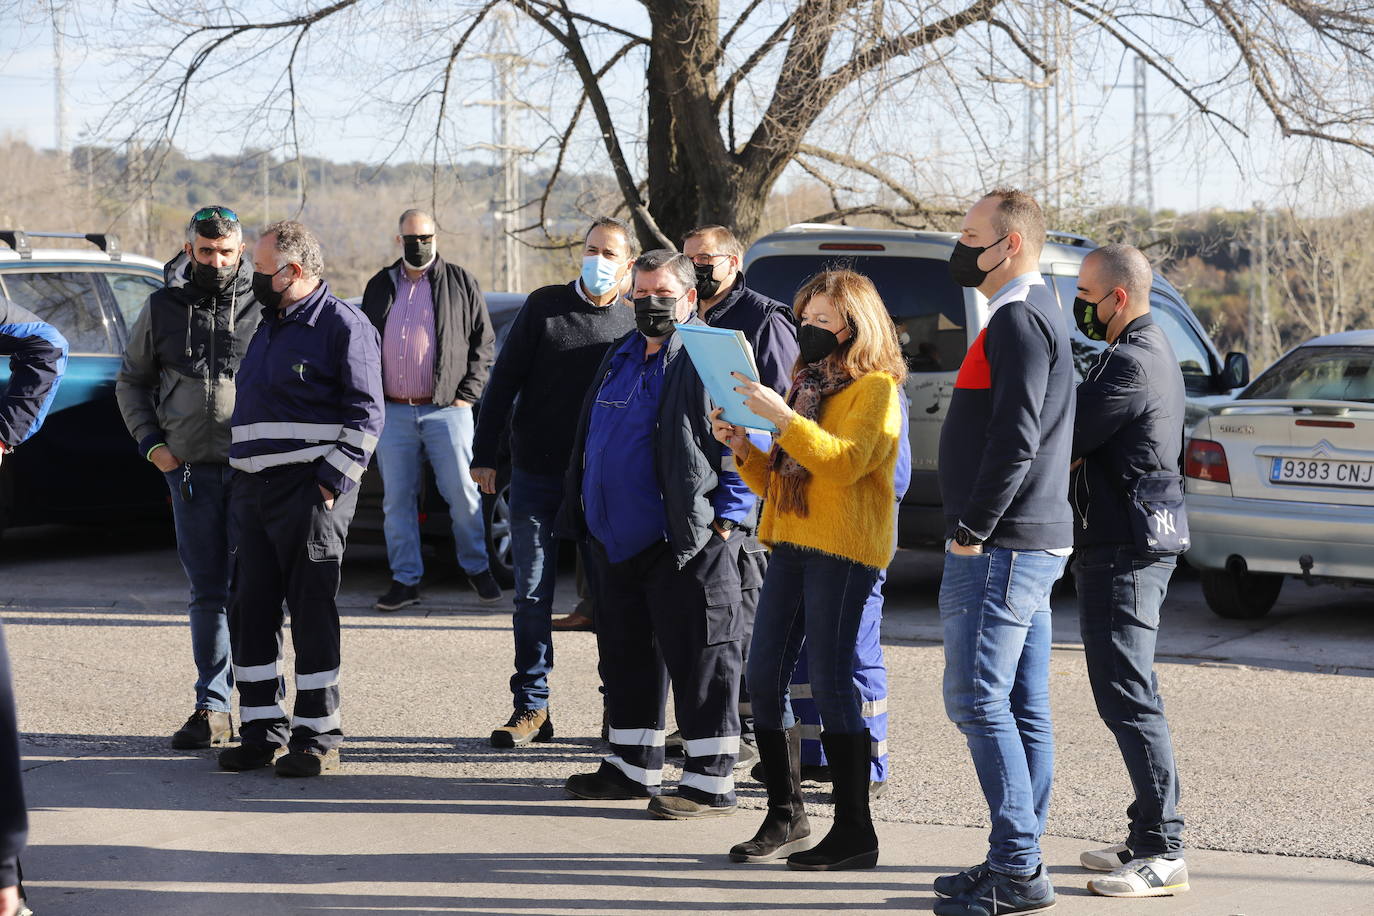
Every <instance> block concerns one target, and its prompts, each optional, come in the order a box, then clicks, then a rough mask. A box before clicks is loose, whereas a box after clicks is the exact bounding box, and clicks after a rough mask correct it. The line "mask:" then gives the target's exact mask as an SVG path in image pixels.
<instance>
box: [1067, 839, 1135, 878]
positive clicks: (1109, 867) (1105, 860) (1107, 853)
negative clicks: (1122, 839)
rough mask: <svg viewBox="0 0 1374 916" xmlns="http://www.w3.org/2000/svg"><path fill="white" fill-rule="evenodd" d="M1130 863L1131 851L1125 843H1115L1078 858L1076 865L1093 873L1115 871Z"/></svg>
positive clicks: (1090, 851) (1082, 854)
mask: <svg viewBox="0 0 1374 916" xmlns="http://www.w3.org/2000/svg"><path fill="white" fill-rule="evenodd" d="M1129 861H1131V851H1130V850H1129V849H1127V848H1126V844H1125V843H1117V844H1116V845H1115V846H1108V847H1107V848H1106V849H1093V850H1089V851H1088V852H1085V853H1081V854H1080V855H1079V856H1078V864H1080V865H1082V866H1083V867H1084V868H1091V869H1092V870H1093V871H1116V870H1117V869H1118V868H1120V867H1121V866H1123V865H1125V864H1126V863H1127V862H1129Z"/></svg>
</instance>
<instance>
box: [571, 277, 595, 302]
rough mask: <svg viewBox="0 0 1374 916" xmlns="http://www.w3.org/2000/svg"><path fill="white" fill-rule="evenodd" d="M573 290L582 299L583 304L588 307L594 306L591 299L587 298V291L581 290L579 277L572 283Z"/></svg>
mask: <svg viewBox="0 0 1374 916" xmlns="http://www.w3.org/2000/svg"><path fill="white" fill-rule="evenodd" d="M573 289H575V290H577V294H578V295H579V296H581V297H582V301H583V302H585V303H587V304H588V305H596V303H595V302H593V301H592V297H591V296H588V295H587V291H586V290H585V289H583V288H582V278H581V277H578V278H577V279H576V280H574V281H573Z"/></svg>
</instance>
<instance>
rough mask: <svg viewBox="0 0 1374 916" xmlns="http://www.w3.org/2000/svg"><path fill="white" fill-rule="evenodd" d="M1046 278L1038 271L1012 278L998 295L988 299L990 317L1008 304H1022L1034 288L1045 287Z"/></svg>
mask: <svg viewBox="0 0 1374 916" xmlns="http://www.w3.org/2000/svg"><path fill="white" fill-rule="evenodd" d="M1044 285H1045V278H1044V277H1042V276H1040V272H1039V271H1037V270H1031V271H1027V272H1026V273H1023V274H1021V275H1020V276H1019V277H1012V278H1011V279H1010V280H1008V281H1007V283H1006V285H1005V286H1003V287H1002V288H1001V289H999V290H998V291H997V294H996V295H995V296H993V297H992V298H990V299H988V317H989V318H991V317H992V313H993V312H995V311H997V310H998V309H999V308H1001V307H1002V306H1004V305H1006V304H1007V303H1008V302H1020V301H1022V300H1024V299H1025V298H1026V295H1027V294H1028V293H1029V292H1030V291H1031V288H1032V287H1035V286H1044Z"/></svg>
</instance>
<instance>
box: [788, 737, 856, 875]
mask: <svg viewBox="0 0 1374 916" xmlns="http://www.w3.org/2000/svg"><path fill="white" fill-rule="evenodd" d="M871 741H872V739H871V738H869V735H868V730H867V729H865V730H864V731H861V732H858V733H857V734H839V733H837V732H821V745H822V746H823V747H824V748H825V756H826V757H827V758H829V760H830V773H831V775H832V776H833V777H834V780H835V791H834V793H833V795H832V797H833V798H834V799H835V825H834V826H833V827H831V828H830V832H829V833H827V834H826V835H825V839H823V840H821V841H820V842H819V843H817V844H816V845H815V847H814V848H812V849H811V850H810V851H809V852H798V853H794V854H793V855H791V856H788V858H787V867H788V868H796V869H802V870H804V871H839V870H841V869H852V868H872V867H873V866H875V865H877V864H878V834H876V833H874V832H873V818H872V816H870V815H869V813H868V754H869V745H870V743H871Z"/></svg>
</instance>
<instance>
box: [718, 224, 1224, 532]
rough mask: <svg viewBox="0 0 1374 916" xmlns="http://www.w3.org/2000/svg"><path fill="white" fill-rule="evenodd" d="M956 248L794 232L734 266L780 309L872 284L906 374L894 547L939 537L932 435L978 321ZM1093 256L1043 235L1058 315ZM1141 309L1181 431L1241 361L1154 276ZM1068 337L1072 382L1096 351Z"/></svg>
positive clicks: (895, 236)
mask: <svg viewBox="0 0 1374 916" xmlns="http://www.w3.org/2000/svg"><path fill="white" fill-rule="evenodd" d="M958 238H959V237H958V235H956V234H955V233H952V232H914V231H909V230H900V229H857V228H851V227H847V226H831V225H825V224H818V223H801V224H798V225H795V226H788V227H787V228H786V229H783V230H781V231H779V232H774V233H772V234H771V235H767V236H764V237H763V238H761V239H759V240H758V241H757V242H755V243H754V244H753V245H751V246H750V247H749V251H748V252H747V253H746V254H745V256H744V267H745V271H746V282H747V284H748V286H749V288H750V289H753V290H756V291H758V292H760V293H763V294H764V295H766V296H772V297H773V298H774V299H779V300H781V301H783V302H788V303H790V302H791V301H792V299H793V297H794V295H795V294H796V291H797V289H798V288H799V287H800V286H801V285H802V283H804V282H805V281H806V280H807V279H808V278H810V277H811V276H813V275H814V274H816V273H817V272H818V271H821V270H824V269H827V268H834V267H846V268H849V269H851V270H856V271H858V272H859V273H861V274H864V275H866V276H867V277H869V278H870V279H872V281H873V284H874V285H875V286H876V287H877V288H878V293H879V295H881V296H882V297H883V302H885V303H886V304H887V310H888V312H889V313H890V314H891V315H892V318H893V320H894V321H895V322H896V323H897V331H898V334H899V336H900V338H901V342H902V350H903V352H904V353H905V354H906V358H907V366H908V368H909V369H910V370H911V375H910V377H909V379H908V381H907V385H906V391H907V395H908V396H909V398H910V400H911V467H912V474H911V487H910V489H908V490H907V494H906V498H905V499H904V500H903V501H902V511H901V520H900V525H899V539H900V543H901V545H902V546H904V547H912V546H918V545H921V544H934V543H938V542H939V541H940V540H941V539H942V538H943V536H944V526H945V523H944V514H943V510H942V508H941V504H940V484H939V477H938V468H937V467H936V460H937V456H938V453H939V447H940V425H941V424H942V423H943V422H944V418H945V411H946V409H947V408H948V407H949V396H950V393H951V392H952V391H953V389H954V378H955V376H956V375H957V374H958V371H959V365H960V363H962V362H963V359H964V354H965V353H966V352H968V348H969V346H970V345H971V344H972V343H973V339H974V338H975V337H977V336H978V332H979V331H980V330H982V328H983V326H984V325H985V324H986V323H987V319H988V303H987V299H986V298H985V297H984V296H983V295H982V294H981V293H979V292H978V291H977V290H974V289H964V288H962V287H959V286H956V285H955V284H954V282H953V281H951V280H950V278H949V267H948V263H949V255H950V252H952V251H953V250H954V243H955V242H956V241H958ZM1095 247H1096V245H1095V243H1094V242H1092V241H1090V240H1088V239H1085V238H1083V237H1081V236H1074V235H1067V234H1064V233H1057V232H1056V233H1050V238H1049V241H1048V243H1047V244H1046V245H1045V251H1044V253H1043V254H1042V256H1041V260H1040V271H1041V273H1043V274H1044V275H1045V279H1046V280H1049V281H1050V283H1051V286H1052V287H1053V289H1054V291H1055V294H1056V295H1057V296H1058V298H1059V304H1060V306H1061V307H1062V308H1064V309H1065V310H1066V313H1067V310H1068V309H1069V308H1070V306H1071V304H1072V303H1073V299H1074V296H1075V295H1076V287H1077V278H1078V265H1079V264H1080V263H1082V261H1083V257H1084V255H1086V254H1087V253H1088V252H1089V251H1091V250H1092V249H1093V248H1095ZM1150 304H1151V306H1152V307H1153V309H1154V317H1155V320H1156V321H1157V322H1158V323H1159V325H1160V326H1161V327H1162V328H1163V329H1164V332H1165V333H1166V334H1167V335H1168V336H1169V341H1170V342H1171V343H1172V344H1173V347H1174V352H1175V353H1177V354H1178V361H1179V365H1180V366H1181V367H1182V369H1183V378H1184V382H1185V385H1186V388H1187V392H1188V419H1187V427H1188V428H1191V427H1192V426H1193V424H1194V423H1195V422H1196V421H1197V420H1198V419H1200V418H1201V417H1202V416H1204V415H1205V414H1206V413H1207V410H1208V408H1209V406H1210V405H1212V404H1214V403H1219V402H1221V401H1225V400H1228V399H1230V398H1231V397H1232V396H1233V394H1234V393H1235V392H1236V391H1237V389H1240V388H1243V387H1244V386H1245V385H1246V384H1247V383H1248V382H1249V374H1250V373H1249V366H1248V363H1247V361H1246V358H1245V355H1244V354H1241V353H1231V354H1228V355H1227V356H1226V358H1225V360H1223V359H1222V358H1221V356H1220V354H1219V353H1218V352H1217V350H1216V347H1214V346H1213V345H1212V342H1211V340H1209V339H1208V337H1207V334H1206V332H1205V331H1204V330H1203V328H1202V325H1201V324H1200V323H1199V322H1198V320H1197V318H1196V317H1195V316H1194V315H1193V313H1192V311H1191V310H1190V309H1189V308H1188V305H1187V303H1185V302H1184V301H1183V297H1182V296H1181V295H1180V294H1179V293H1178V291H1177V290H1175V289H1174V288H1173V287H1172V286H1170V285H1169V283H1168V281H1166V280H1165V279H1164V278H1163V277H1161V276H1159V275H1158V274H1156V275H1155V283H1154V288H1153V290H1152V291H1151V294H1150ZM1069 331H1070V339H1071V342H1072V345H1073V356H1074V364H1075V366H1076V368H1077V369H1078V372H1079V375H1080V376H1081V375H1082V374H1083V372H1085V371H1086V370H1087V368H1088V367H1089V366H1091V365H1092V363H1093V360H1094V359H1095V358H1096V356H1097V353H1098V351H1099V350H1101V348H1102V347H1104V346H1105V344H1104V343H1101V342H1099V341H1091V340H1088V339H1087V338H1086V337H1084V336H1082V335H1081V334H1079V333H1078V330H1077V329H1076V328H1075V327H1074V323H1073V320H1072V318H1070V320H1069ZM1182 445H1183V443H1182V442H1180V443H1179V447H1180V449H1181V448H1182Z"/></svg>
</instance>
